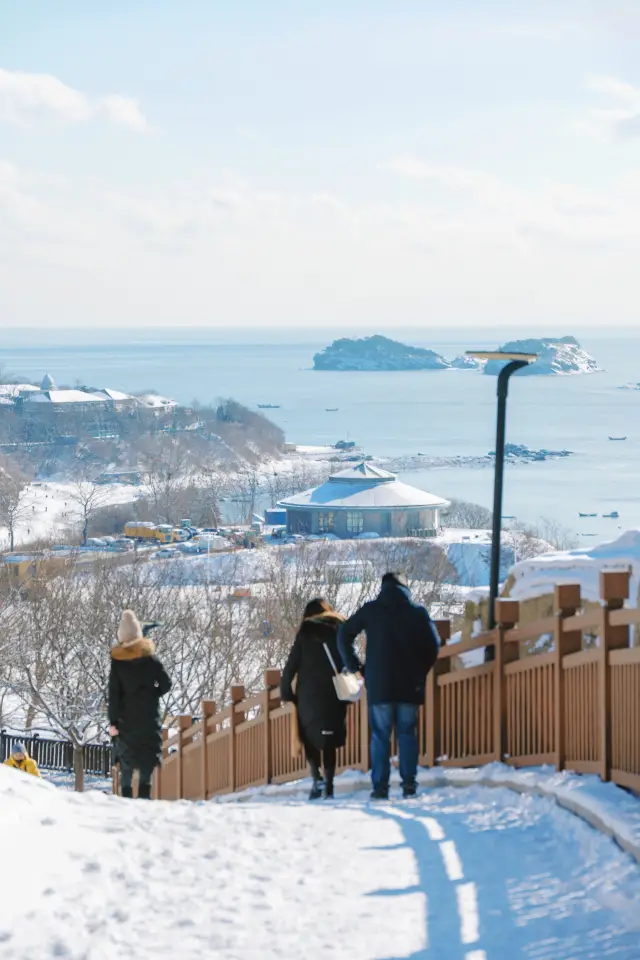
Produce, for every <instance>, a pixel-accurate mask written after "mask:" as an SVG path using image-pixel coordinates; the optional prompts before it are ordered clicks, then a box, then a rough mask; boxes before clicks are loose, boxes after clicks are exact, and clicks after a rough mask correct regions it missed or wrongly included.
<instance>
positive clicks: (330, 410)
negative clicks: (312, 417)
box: [326, 407, 339, 413]
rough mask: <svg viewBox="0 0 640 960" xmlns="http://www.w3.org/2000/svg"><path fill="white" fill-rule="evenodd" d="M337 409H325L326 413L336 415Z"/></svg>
mask: <svg viewBox="0 0 640 960" xmlns="http://www.w3.org/2000/svg"><path fill="white" fill-rule="evenodd" d="M338 409H339V408H338V407H327V408H326V413H337V412H338Z"/></svg>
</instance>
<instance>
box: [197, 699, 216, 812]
mask: <svg viewBox="0 0 640 960" xmlns="http://www.w3.org/2000/svg"><path fill="white" fill-rule="evenodd" d="M216 711H217V707H216V702H215V700H203V701H202V757H201V760H200V778H201V786H202V789H201V791H200V793H201V795H202V799H203V800H208V799H209V797H208V796H207V779H208V773H209V768H208V753H207V720H208V719H209V717H214V716H215V715H216Z"/></svg>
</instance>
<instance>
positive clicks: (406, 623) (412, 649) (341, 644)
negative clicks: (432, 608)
mask: <svg viewBox="0 0 640 960" xmlns="http://www.w3.org/2000/svg"><path fill="white" fill-rule="evenodd" d="M363 630H364V631H365V633H366V635H367V648H366V663H365V665H364V667H363V666H362V664H361V663H360V661H359V659H358V656H357V654H356V650H355V640H356V638H357V636H358V635H359V634H360V633H362V631H363ZM338 648H339V650H340V656H341V657H342V660H343V662H344V663H345V664H346V666H347V668H348V669H349V670H352V671H355V670H362V672H363V673H364V679H365V683H366V687H367V699H368V702H369V704H372V705H373V704H377V703H418V704H419V703H422V702H423V701H424V694H425V690H424V687H425V682H426V679H427V674H428V673H429V670H431V668H432V667H433V665H434V663H435V662H436V659H437V657H438V650H439V649H440V637H439V636H438V632H437V630H436V628H435V626H434V624H433V621H432V620H431V617H430V616H429V613H428V611H427V609H426V607H423V606H420V605H419V604H417V603H414V602H413V600H412V599H411V593H410V591H409V589H408V587H403V586H401V585H400V584H398V583H385V584H383V587H382V590H381V591H380V593H379V595H378V596H377V597H376V599H375V600H372V601H371V602H370V603H365V604H364V606H362V607H361V608H360V609H359V610H357V611H356V612H355V613H354V615H353V616H352V617H350V618H349V620H347V621H346V623H343V624H342V626H341V627H340V631H339V634H338Z"/></svg>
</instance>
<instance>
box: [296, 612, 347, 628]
mask: <svg viewBox="0 0 640 960" xmlns="http://www.w3.org/2000/svg"><path fill="white" fill-rule="evenodd" d="M345 620H346V617H343V616H342V614H341V613H338V611H337V610H327V611H326V613H319V614H318V615H317V616H316V617H307V619H306V620H303V621H302V623H303V624H305V623H327V624H330V625H331V626H337V625H339V624H341V623H344V622H345Z"/></svg>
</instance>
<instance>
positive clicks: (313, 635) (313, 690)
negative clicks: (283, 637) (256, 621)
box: [280, 613, 347, 750]
mask: <svg viewBox="0 0 640 960" xmlns="http://www.w3.org/2000/svg"><path fill="white" fill-rule="evenodd" d="M341 622H342V618H341V617H340V616H339V615H337V614H335V613H323V614H321V615H320V616H317V617H311V618H309V619H308V620H303V622H302V626H301V627H300V629H299V631H298V635H297V636H296V639H295V643H294V644H293V647H292V648H291V653H290V654H289V659H288V660H287V664H286V666H285V668H284V670H283V672H282V683H281V685H280V692H281V694H282V699H283V700H285V701H290V702H292V703H295V704H296V707H297V711H298V725H299V727H300V739H301V740H302V742H303V743H304V744H305V745H306V744H311V746H314V747H316V749H318V750H324V749H326V748H327V747H343V746H344V744H345V743H346V739H347V726H346V715H347V704H346V703H344V702H343V701H342V700H338V697H337V696H336V691H335V687H334V685H333V676H334V673H333V667H332V666H331V663H330V662H329V658H328V657H327V654H326V652H325V649H324V646H323V644H325V643H326V644H327V646H328V647H329V650H330V651H331V656H332V657H333V659H334V662H335V664H336V667H337V668H338V670H341V669H342V661H341V659H340V654H339V653H338V642H337V634H338V627H339V625H340V623H341ZM294 677H297V678H298V682H297V686H296V692H295V694H294V692H293V680H294Z"/></svg>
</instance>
